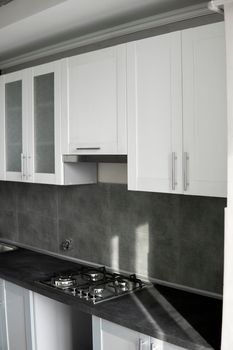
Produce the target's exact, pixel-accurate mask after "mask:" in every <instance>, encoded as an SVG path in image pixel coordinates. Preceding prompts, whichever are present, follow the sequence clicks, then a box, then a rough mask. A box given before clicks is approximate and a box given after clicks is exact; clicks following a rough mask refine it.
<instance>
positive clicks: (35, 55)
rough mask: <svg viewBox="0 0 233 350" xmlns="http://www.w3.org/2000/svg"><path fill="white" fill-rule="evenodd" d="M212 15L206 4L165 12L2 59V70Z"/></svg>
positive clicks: (0, 65) (0, 64)
mask: <svg viewBox="0 0 233 350" xmlns="http://www.w3.org/2000/svg"><path fill="white" fill-rule="evenodd" d="M210 14H213V12H212V11H211V10H210V9H209V8H208V6H207V4H206V3H202V4H199V5H194V6H188V7H185V8H182V9H179V10H173V11H169V12H165V13H162V14H159V15H155V16H150V17H146V18H143V19H140V20H136V21H132V22H128V23H126V24H123V25H118V26H114V27H111V28H108V29H104V30H100V31H97V32H94V33H91V34H87V35H83V36H80V37H77V38H75V39H71V40H66V41H62V42H60V43H59V44H55V45H49V46H46V47H42V48H41V49H38V50H34V51H31V52H28V53H25V54H21V55H18V56H15V57H12V58H9V59H6V60H1V59H0V69H6V68H10V67H13V66H17V65H20V64H23V63H27V62H30V61H34V60H37V59H41V58H45V57H49V56H52V55H56V54H59V53H62V52H65V51H68V50H72V49H76V48H80V47H84V46H87V45H90V44H95V43H99V42H102V41H105V40H110V39H114V38H117V37H122V36H125V35H129V34H133V33H136V32H140V31H143V30H147V29H152V28H156V27H161V26H165V25H168V24H172V23H175V22H180V21H185V20H189V19H192V18H196V17H201V16H207V15H210Z"/></svg>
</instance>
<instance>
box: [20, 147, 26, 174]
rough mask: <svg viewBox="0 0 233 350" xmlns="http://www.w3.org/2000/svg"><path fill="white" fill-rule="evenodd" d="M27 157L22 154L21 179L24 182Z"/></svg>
mask: <svg viewBox="0 0 233 350" xmlns="http://www.w3.org/2000/svg"><path fill="white" fill-rule="evenodd" d="M24 165H25V155H24V154H23V153H21V177H22V180H24V178H25V176H26V175H25V167H24Z"/></svg>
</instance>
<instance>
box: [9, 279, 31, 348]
mask: <svg viewBox="0 0 233 350" xmlns="http://www.w3.org/2000/svg"><path fill="white" fill-rule="evenodd" d="M5 293H6V294H5V296H6V300H5V305H6V319H7V333H8V343H9V350H31V349H32V341H31V326H30V307H29V291H28V290H26V289H24V288H21V287H18V286H16V285H15V284H12V283H9V282H5Z"/></svg>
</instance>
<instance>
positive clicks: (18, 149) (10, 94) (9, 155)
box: [1, 70, 28, 181]
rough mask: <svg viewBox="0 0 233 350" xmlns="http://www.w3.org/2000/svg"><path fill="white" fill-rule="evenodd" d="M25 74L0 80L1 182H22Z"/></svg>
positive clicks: (25, 121)
mask: <svg viewBox="0 0 233 350" xmlns="http://www.w3.org/2000/svg"><path fill="white" fill-rule="evenodd" d="M27 77H28V72H27V71H26V70H23V71H20V72H16V73H11V74H8V75H6V76H3V77H1V161H2V163H1V169H2V176H1V177H2V179H6V180H12V181H24V180H25V175H26V174H25V172H24V167H23V163H24V157H25V155H26V153H27V147H28V145H27V137H26V136H27V133H28V130H27V128H28V105H27V101H28V96H27V92H26V85H27Z"/></svg>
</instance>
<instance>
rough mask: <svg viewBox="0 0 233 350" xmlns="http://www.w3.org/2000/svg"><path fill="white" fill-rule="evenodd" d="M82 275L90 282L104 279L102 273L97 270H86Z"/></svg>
mask: <svg viewBox="0 0 233 350" xmlns="http://www.w3.org/2000/svg"><path fill="white" fill-rule="evenodd" d="M83 277H84V278H86V279H88V280H89V281H92V282H97V281H100V280H102V279H104V274H103V273H102V272H99V271H97V270H91V271H87V272H85V273H84V274H83Z"/></svg>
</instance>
